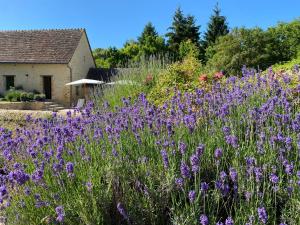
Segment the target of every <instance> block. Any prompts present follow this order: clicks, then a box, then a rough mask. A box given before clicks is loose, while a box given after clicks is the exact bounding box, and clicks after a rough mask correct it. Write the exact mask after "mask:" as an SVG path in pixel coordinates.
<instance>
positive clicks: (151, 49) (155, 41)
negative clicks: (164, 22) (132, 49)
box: [138, 22, 166, 57]
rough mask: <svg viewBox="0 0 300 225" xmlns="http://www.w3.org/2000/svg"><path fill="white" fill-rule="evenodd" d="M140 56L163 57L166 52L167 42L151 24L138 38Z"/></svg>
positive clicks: (148, 24)
mask: <svg viewBox="0 0 300 225" xmlns="http://www.w3.org/2000/svg"><path fill="white" fill-rule="evenodd" d="M138 43H139V47H140V51H139V56H146V57H147V56H151V55H162V54H164V52H165V48H166V46H165V40H164V39H163V38H162V37H160V36H159V35H158V33H157V31H156V29H155V27H154V26H153V24H152V23H151V22H149V23H147V24H146V26H145V28H144V30H143V32H142V34H141V36H139V37H138Z"/></svg>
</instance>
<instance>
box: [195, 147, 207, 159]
mask: <svg viewBox="0 0 300 225" xmlns="http://www.w3.org/2000/svg"><path fill="white" fill-rule="evenodd" d="M204 149H205V145H204V144H200V145H198V147H197V149H196V154H197V156H198V157H200V156H202V155H203V153H204Z"/></svg>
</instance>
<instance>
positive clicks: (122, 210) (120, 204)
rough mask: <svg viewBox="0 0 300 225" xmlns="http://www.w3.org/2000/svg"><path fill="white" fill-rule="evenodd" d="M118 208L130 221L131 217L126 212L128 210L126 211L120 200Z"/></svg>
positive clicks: (124, 217)
mask: <svg viewBox="0 0 300 225" xmlns="http://www.w3.org/2000/svg"><path fill="white" fill-rule="evenodd" d="M117 209H118V211H119V213H120V214H121V215H122V216H123V219H124V220H127V221H128V220H129V217H128V215H127V213H126V211H125V209H124V206H123V205H122V203H120V202H119V203H118V204H117Z"/></svg>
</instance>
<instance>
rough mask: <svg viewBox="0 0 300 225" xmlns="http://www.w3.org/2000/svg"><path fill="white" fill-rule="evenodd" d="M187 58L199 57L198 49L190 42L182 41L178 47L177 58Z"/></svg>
mask: <svg viewBox="0 0 300 225" xmlns="http://www.w3.org/2000/svg"><path fill="white" fill-rule="evenodd" d="M187 56H192V57H194V58H197V57H198V56H199V48H198V47H197V46H196V45H195V44H194V43H193V42H192V41H191V40H187V41H183V42H181V43H180V45H179V58H180V59H184V58H186V57H187Z"/></svg>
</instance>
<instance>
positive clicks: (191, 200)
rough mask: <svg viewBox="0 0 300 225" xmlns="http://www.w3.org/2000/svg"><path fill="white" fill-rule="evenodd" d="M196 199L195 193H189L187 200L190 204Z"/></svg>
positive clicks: (192, 191)
mask: <svg viewBox="0 0 300 225" xmlns="http://www.w3.org/2000/svg"><path fill="white" fill-rule="evenodd" d="M195 199H196V192H195V191H194V190H191V191H189V200H190V203H193V202H194V201H195Z"/></svg>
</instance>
